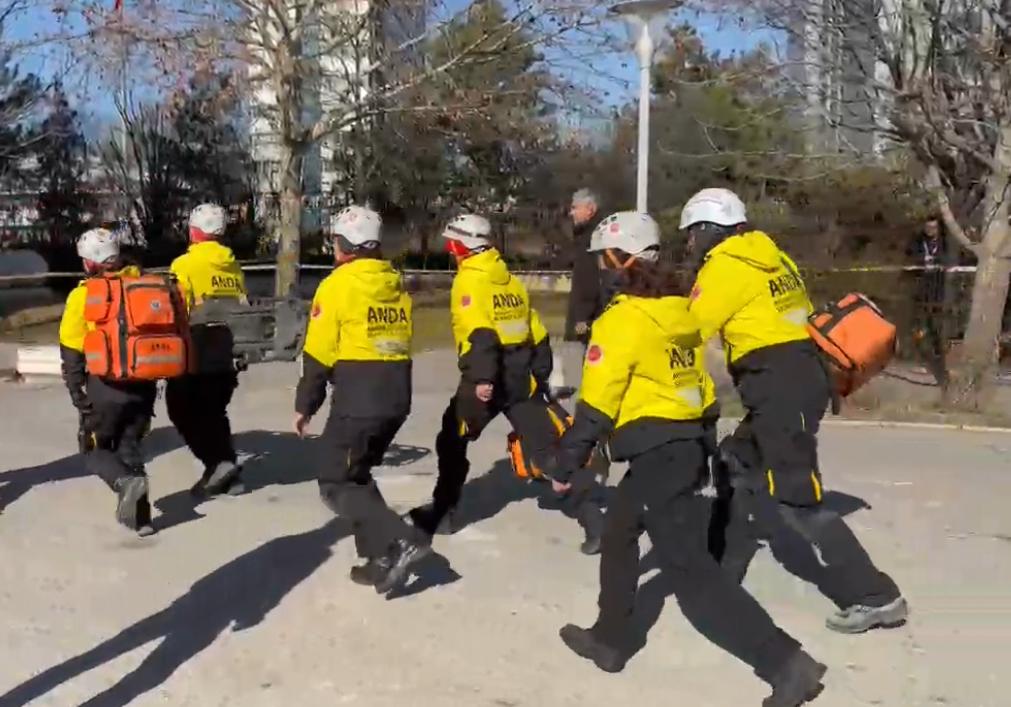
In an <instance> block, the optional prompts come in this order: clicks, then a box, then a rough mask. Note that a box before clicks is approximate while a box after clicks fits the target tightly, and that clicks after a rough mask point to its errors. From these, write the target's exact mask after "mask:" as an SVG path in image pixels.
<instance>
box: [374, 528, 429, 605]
mask: <svg viewBox="0 0 1011 707" xmlns="http://www.w3.org/2000/svg"><path fill="white" fill-rule="evenodd" d="M431 551H432V548H431V546H429V545H425V544H422V543H415V542H411V541H410V540H403V539H401V540H397V541H396V542H395V543H394V544H393V546H392V547H391V548H390V554H389V555H387V556H386V557H385V558H381V559H380V560H379V563H380V565H381V566H385V567H388V568H389V569H388V570H387V572H386V574H385V576H384V577H382V578H381V579H380V580H379V581H377V582H376V591H377V592H379V593H380V594H386V593H387V592H388V591H390V590H391V589H393V588H394V587H396V586H397V585H399V584H400V583H401V582H402V581H404V579H406V578H407V575H408V573H409V572H410V569H411V565H412V564H414V563H415V562H417V561H418V560H420V559H422V558H423V557H425V556H426V555H428V553H430V552H431Z"/></svg>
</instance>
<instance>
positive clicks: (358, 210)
mask: <svg viewBox="0 0 1011 707" xmlns="http://www.w3.org/2000/svg"><path fill="white" fill-rule="evenodd" d="M382 227H383V219H382V217H381V216H380V215H379V214H377V213H376V212H375V211H373V210H372V209H368V208H365V207H364V206H358V205H351V206H348V207H345V208H343V209H341V210H340V212H339V213H338V214H337V215H336V216H334V217H333V220H331V222H330V230H331V231H332V232H333V234H334V235H335V236H341V237H342V238H344V240H346V241H347V242H348V243H350V244H351V245H355V246H364V245H366V244H369V243H374V244H375V245H379V242H380V241H381V240H382V236H381V231H382Z"/></svg>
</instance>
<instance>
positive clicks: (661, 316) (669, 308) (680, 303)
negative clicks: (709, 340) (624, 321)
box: [614, 295, 700, 347]
mask: <svg viewBox="0 0 1011 707" xmlns="http://www.w3.org/2000/svg"><path fill="white" fill-rule="evenodd" d="M614 302H615V303H618V302H625V303H626V306H630V307H635V308H636V309H637V310H639V311H640V312H642V313H643V314H645V315H646V316H647V317H649V318H650V319H652V320H653V321H654V322H656V324H657V326H659V327H660V328H661V329H662V330H663V331H666V332H669V333H670V334H671V336H672V338H673V339H674V340H675V341H677V342H678V344H679V345H684V344H685V343H687V344H688V345H689V347H690V346H697V345H698V344H699V343H700V342H699V340H698V325H697V324H696V323H695V321H694V319H693V318H692V316H691V315H690V314H689V312H688V305H689V299H688V298H687V297H629V296H627V295H618V296H617V297H616V298H615V299H614Z"/></svg>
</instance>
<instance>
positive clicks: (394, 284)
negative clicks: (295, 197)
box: [295, 206, 430, 593]
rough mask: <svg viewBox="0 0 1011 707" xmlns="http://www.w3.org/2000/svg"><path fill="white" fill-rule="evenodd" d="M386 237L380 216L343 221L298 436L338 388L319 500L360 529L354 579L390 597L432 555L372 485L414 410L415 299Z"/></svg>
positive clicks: (314, 338)
mask: <svg viewBox="0 0 1011 707" xmlns="http://www.w3.org/2000/svg"><path fill="white" fill-rule="evenodd" d="M381 228H382V221H381V219H380V217H379V214H377V213H376V212H374V211H372V210H370V209H367V208H364V207H361V206H350V207H348V208H346V209H344V210H343V211H341V212H340V213H339V214H338V215H337V216H336V218H335V219H334V225H333V231H334V233H335V234H336V235H335V238H334V251H335V253H336V259H337V267H336V268H335V269H334V271H333V272H332V273H331V274H330V275H329V276H327V278H326V279H325V280H323V282H321V283H320V285H319V287H318V288H317V290H316V294H315V296H314V297H313V301H312V313H311V318H310V320H309V328H308V331H307V332H306V341H305V349H304V351H303V354H302V367H303V369H302V377H301V379H300V380H299V382H298V388H297V392H296V395H295V431H296V432H297V433H298V435H299V436H303V435H304V434H305V429H306V426H307V425H308V424H309V421H310V419H311V418H312V417H313V415H315V414H316V412H317V411H318V410H319V408H320V407H321V406H322V404H323V402H324V400H325V399H326V389H327V384H328V383H329V384H331V385H332V387H333V395H332V397H331V400H330V414H329V416H328V417H327V421H326V426H325V427H324V429H323V435H322V437H321V438H320V439H319V440H318V441H317V442H316V446H317V450H318V455H317V456H318V463H319V470H318V474H319V492H320V497H321V498H322V500H323V502H324V504H326V506H327V507H328V508H330V509H331V510H332V511H333V512H334V513H336V514H338V515H340V516H342V517H344V518H347V519H348V520H350V522H351V525H352V529H353V531H354V536H355V546H356V548H357V551H358V556H359V557H360V558H362V559H363V560H365V563H364V564H362V565H360V566H358V567H355V568H353V569H352V570H351V579H352V580H353V581H354V582H356V583H358V584H365V585H374V586H375V588H376V591H378V592H380V593H385V592H388V591H390V590H391V589H393V588H394V587H396V586H397V585H398V584H400V583H401V582H402V580H403V579H404V578H405V577H406V576H407V575H408V572H409V569H410V565H411V564H412V563H413V562H415V561H417V560H419V559H421V558H422V557H424V556H425V555H426V554H427V553H428V552H429V549H430V546H429V543H428V538H427V537H425V536H424V535H422V534H420V533H418V532H417V530H415V529H414V528H412V527H410V526H409V525H408V524H407V523H405V522H404V521H403V520H402V519H401V517H400V516H399V515H398V514H397V513H395V512H394V511H393V510H391V509H390V508H389V507H388V506H387V505H386V502H385V501H384V500H383V496H382V494H381V493H380V492H379V488H378V486H377V485H376V482H375V479H374V478H373V477H372V468H373V467H374V466H376V465H377V464H379V463H381V462H382V459H383V455H384V454H385V453H386V450H387V449H388V448H389V446H390V444H391V443H392V442H393V438H394V437H395V436H396V434H397V431H398V430H399V429H400V427H401V425H403V424H404V421H405V420H406V419H407V415H408V413H410V411H411V337H412V334H413V317H412V311H411V306H412V305H411V298H410V296H409V295H408V294H407V293H406V292H405V291H404V289H403V284H402V282H401V278H400V275H399V273H397V272H396V271H395V270H394V269H393V267H392V265H391V264H390V263H389V262H388V261H386V260H384V259H383V257H382V252H381V250H380V242H381V235H382V234H381Z"/></svg>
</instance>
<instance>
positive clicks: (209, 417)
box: [165, 372, 239, 471]
mask: <svg viewBox="0 0 1011 707" xmlns="http://www.w3.org/2000/svg"><path fill="white" fill-rule="evenodd" d="M238 385H239V381H238V376H237V375H236V374H235V373H234V372H225V373H200V374H194V375H187V376H182V377H180V378H173V379H171V380H170V381H168V383H167V384H166V387H165V407H166V408H168V415H169V419H170V420H171V421H172V424H173V425H175V428H176V429H177V430H178V431H179V434H180V435H181V436H182V438H183V440H184V441H185V442H186V446H187V447H189V448H190V451H191V452H193V456H195V457H196V458H197V459H199V460H200V463H201V464H203V465H204V469H205V470H207V471H210V470H213V469H214V467H216V466H217V465H218V464H220V463H221V462H232V463H234V462H235V460H236V455H235V447H234V446H233V445H232V427H231V424H230V423H229V421H228V404H229V403H231V402H232V394H233V393H234V392H235V389H236V388H237V387H238Z"/></svg>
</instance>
